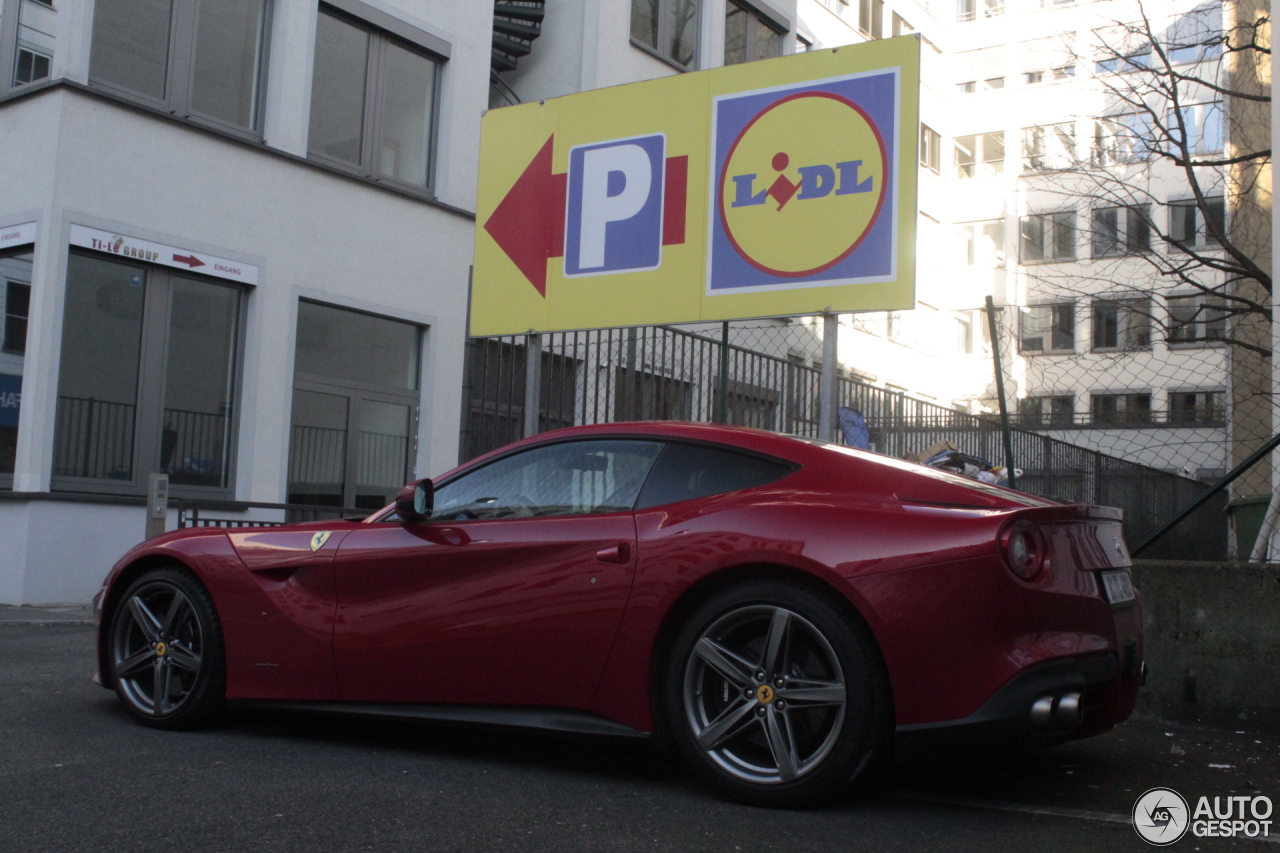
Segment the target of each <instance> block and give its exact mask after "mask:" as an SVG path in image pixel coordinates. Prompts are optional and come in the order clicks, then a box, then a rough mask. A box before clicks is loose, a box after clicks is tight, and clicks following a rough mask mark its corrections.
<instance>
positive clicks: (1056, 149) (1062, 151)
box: [1022, 122, 1076, 172]
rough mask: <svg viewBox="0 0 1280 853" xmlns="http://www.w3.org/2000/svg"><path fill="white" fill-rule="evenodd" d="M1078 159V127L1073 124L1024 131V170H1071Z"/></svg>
mask: <svg viewBox="0 0 1280 853" xmlns="http://www.w3.org/2000/svg"><path fill="white" fill-rule="evenodd" d="M1075 159H1076V127H1075V125H1074V124H1073V123H1070V122H1067V123H1064V124H1052V125H1047V126H1045V127H1025V128H1023V129H1022V169H1023V171H1024V172H1048V171H1055V170H1062V169H1070V168H1071V167H1072V166H1073V165H1075Z"/></svg>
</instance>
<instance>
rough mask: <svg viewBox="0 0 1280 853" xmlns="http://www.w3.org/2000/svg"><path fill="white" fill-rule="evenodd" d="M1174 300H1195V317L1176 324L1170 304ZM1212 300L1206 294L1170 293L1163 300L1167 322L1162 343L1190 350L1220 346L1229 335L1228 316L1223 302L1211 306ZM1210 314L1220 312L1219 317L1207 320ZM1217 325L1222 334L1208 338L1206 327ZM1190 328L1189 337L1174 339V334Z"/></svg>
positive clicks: (1172, 307)
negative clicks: (1219, 326) (1220, 328)
mask: <svg viewBox="0 0 1280 853" xmlns="http://www.w3.org/2000/svg"><path fill="white" fill-rule="evenodd" d="M1174 299H1192V300H1195V302H1194V306H1195V315H1194V317H1193V319H1191V320H1190V321H1189V322H1186V323H1176V322H1175V320H1174V318H1173V309H1174V306H1173V305H1172V304H1170V303H1171V302H1172V301H1173V300H1174ZM1212 299H1213V297H1212V296H1210V295H1209V294H1207V293H1171V294H1169V295H1168V296H1167V297H1166V298H1165V311H1167V312H1168V321H1167V323H1166V324H1165V334H1164V342H1165V344H1166V345H1168V346H1169V347H1171V348H1174V349H1191V348H1193V347H1208V346H1222V345H1223V344H1224V339H1225V338H1227V337H1229V336H1230V335H1231V328H1230V320H1231V318H1230V316H1229V315H1228V314H1227V305H1226V303H1225V302H1222V303H1217V304H1216V305H1214V304H1211V300H1212ZM1211 312H1221V315H1222V316H1221V317H1218V318H1215V319H1214V320H1212V321H1211V320H1210V319H1209V315H1210V313H1211ZM1211 322H1212V323H1213V324H1214V325H1217V324H1218V323H1219V322H1221V324H1222V333H1221V335H1220V336H1213V337H1210V335H1209V332H1208V327H1209V325H1210V323H1211ZM1188 327H1190V329H1191V332H1192V334H1191V337H1190V338H1182V339H1175V338H1174V337H1173V335H1174V333H1175V332H1176V331H1178V330H1180V329H1185V328H1188Z"/></svg>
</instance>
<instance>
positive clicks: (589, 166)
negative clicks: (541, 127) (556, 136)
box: [564, 133, 667, 276]
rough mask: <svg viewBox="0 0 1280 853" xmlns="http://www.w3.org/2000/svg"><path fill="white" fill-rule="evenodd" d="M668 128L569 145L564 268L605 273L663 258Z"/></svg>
mask: <svg viewBox="0 0 1280 853" xmlns="http://www.w3.org/2000/svg"><path fill="white" fill-rule="evenodd" d="M666 152H667V137H666V134H662V133H654V134H650V135H648V136H635V137H630V138H628V139H611V140H609V141H607V142H595V143H592V144H590V145H578V146H576V147H574V148H572V149H571V150H570V151H569V181H568V183H569V192H568V198H567V200H566V201H567V204H566V210H565V243H564V274H565V275H566V276H588V275H607V274H612V273H621V272H639V271H642V270H652V269H657V268H658V265H659V264H660V263H662V194H663V189H664V187H663V181H664V179H665V173H664V169H665V165H666V156H667V155H666Z"/></svg>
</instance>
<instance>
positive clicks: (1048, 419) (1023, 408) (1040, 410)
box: [1017, 393, 1076, 428]
mask: <svg viewBox="0 0 1280 853" xmlns="http://www.w3.org/2000/svg"><path fill="white" fill-rule="evenodd" d="M1060 400H1066V401H1067V402H1068V404H1069V405H1068V411H1067V413H1066V414H1067V417H1066V418H1065V419H1058V418H1055V416H1054V412H1053V404H1054V402H1055V401H1060ZM1032 402H1034V403H1035V404H1036V406H1035V408H1036V411H1035V412H1030V411H1027V409H1030V408H1031V406H1030V405H1029V404H1030V403H1032ZM1046 404H1047V406H1048V411H1046V410H1045V409H1046ZM1075 405H1076V395H1075V394H1073V393H1068V394H1053V393H1049V394H1028V395H1027V396H1026V397H1020V398H1019V399H1018V413H1017V422H1018V426H1032V427H1048V428H1053V427H1069V426H1073V425H1074V424H1075Z"/></svg>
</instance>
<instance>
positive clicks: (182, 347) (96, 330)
mask: <svg viewBox="0 0 1280 853" xmlns="http://www.w3.org/2000/svg"><path fill="white" fill-rule="evenodd" d="M240 302H241V293H240V290H239V289H238V288H235V287H231V286H227V285H224V284H220V283H215V282H212V281H208V280H205V279H200V278H197V277H194V276H191V275H188V274H184V273H179V272H175V271H173V270H169V269H163V268H159V267H151V266H146V265H143V264H136V263H129V262H124V261H120V260H116V259H115V258H114V257H107V256H103V255H96V254H80V253H78V252H77V253H73V254H72V255H71V256H70V259H69V260H68V262H67V291H66V307H65V309H64V314H63V328H62V358H61V361H60V362H59V369H58V404H57V417H56V423H55V426H54V451H53V476H54V484H55V487H61V488H68V489H74V490H77V491H85V490H89V491H113V492H124V493H132V494H140V493H143V492H145V490H146V485H147V475H148V474H149V473H150V472H153V471H163V472H166V473H168V474H169V481H170V483H171V484H172V485H173V486H174V487H176V488H184V487H191V488H197V489H198V488H203V489H206V490H212V491H206V494H214V495H225V496H229V494H230V486H231V464H232V456H233V453H232V436H233V435H234V431H233V426H234V416H235V412H236V397H237V392H236V390H235V385H236V364H237V360H238V353H239V350H240V339H241V332H240V325H241V324H240V313H241V307H240Z"/></svg>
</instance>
